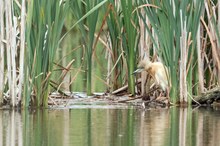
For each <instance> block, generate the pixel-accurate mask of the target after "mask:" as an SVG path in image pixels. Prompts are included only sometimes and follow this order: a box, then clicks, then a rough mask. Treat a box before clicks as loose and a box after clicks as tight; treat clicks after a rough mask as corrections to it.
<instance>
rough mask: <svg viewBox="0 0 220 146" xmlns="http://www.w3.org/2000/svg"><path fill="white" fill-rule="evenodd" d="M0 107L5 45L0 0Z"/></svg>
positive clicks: (2, 2) (0, 0) (1, 2)
mask: <svg viewBox="0 0 220 146" xmlns="http://www.w3.org/2000/svg"><path fill="white" fill-rule="evenodd" d="M0 4H1V5H0V27H1V28H0V105H1V104H2V102H3V92H4V74H5V73H4V49H5V45H4V43H3V40H4V36H5V33H4V32H5V28H4V26H5V25H4V12H5V10H4V5H5V4H4V0H0Z"/></svg>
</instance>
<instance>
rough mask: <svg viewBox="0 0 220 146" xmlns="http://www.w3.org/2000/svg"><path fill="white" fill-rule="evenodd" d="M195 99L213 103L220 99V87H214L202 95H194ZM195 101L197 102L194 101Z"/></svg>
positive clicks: (203, 102) (201, 102)
mask: <svg viewBox="0 0 220 146" xmlns="http://www.w3.org/2000/svg"><path fill="white" fill-rule="evenodd" d="M194 100H195V101H197V102H199V103H200V104H210V105H211V104H213V103H214V102H219V101H220V87H216V88H213V89H211V90H209V91H207V92H205V93H202V94H201V95H200V96H196V97H194ZM193 103H195V102H194V101H193Z"/></svg>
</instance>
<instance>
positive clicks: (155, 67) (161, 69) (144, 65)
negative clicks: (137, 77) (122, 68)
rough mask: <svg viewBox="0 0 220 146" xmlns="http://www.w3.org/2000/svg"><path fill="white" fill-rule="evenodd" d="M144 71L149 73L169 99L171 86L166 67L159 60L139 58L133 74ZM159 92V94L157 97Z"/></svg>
mask: <svg viewBox="0 0 220 146" xmlns="http://www.w3.org/2000/svg"><path fill="white" fill-rule="evenodd" d="M142 71H146V72H147V74H149V75H150V76H151V77H152V78H153V80H154V83H155V84H156V85H158V86H159V87H160V88H161V89H162V90H163V91H164V92H166V95H167V96H166V97H167V98H168V100H169V92H170V87H171V82H170V76H169V72H168V69H167V67H166V66H165V65H164V64H163V63H161V62H151V61H150V60H149V59H144V60H141V61H140V63H139V64H138V68H137V70H135V71H134V72H133V74H136V73H140V72H142ZM160 96H161V94H160V95H159V97H160Z"/></svg>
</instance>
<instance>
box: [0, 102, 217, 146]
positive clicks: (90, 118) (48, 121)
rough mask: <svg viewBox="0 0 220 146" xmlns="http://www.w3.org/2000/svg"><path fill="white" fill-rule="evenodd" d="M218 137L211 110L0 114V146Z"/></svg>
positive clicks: (212, 141) (213, 144) (155, 143)
mask: <svg viewBox="0 0 220 146" xmlns="http://www.w3.org/2000/svg"><path fill="white" fill-rule="evenodd" d="M219 135H220V111H219V110H213V109H211V108H210V109H208V108H206V109H205V108H197V109H190V108H185V109H180V108H175V107H171V108H170V109H151V110H143V109H139V108H135V107H126V108H117V109H114V108H112V107H111V108H109V109H108V108H106V107H105V108H102V107H101V106H99V107H98V108H96V106H95V107H87V108H80V107H73V108H72V109H46V110H31V111H30V110H26V111H24V110H23V111H9V110H0V146H14V145H16V146H17V145H18V146H33V145H35V146H68V145H71V146H178V145H180V146H184V145H186V146H190V145H192V146H219V145H220V140H219Z"/></svg>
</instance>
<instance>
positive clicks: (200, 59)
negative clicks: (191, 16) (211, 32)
mask: <svg viewBox="0 0 220 146" xmlns="http://www.w3.org/2000/svg"><path fill="white" fill-rule="evenodd" d="M200 29H201V26H200V24H199V26H198V31H197V36H196V41H197V56H198V57H197V58H198V76H199V94H200V93H203V92H204V81H203V80H204V74H203V72H204V69H203V63H204V58H203V57H202V52H201V50H202V47H201V39H200V36H201V33H200Z"/></svg>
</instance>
